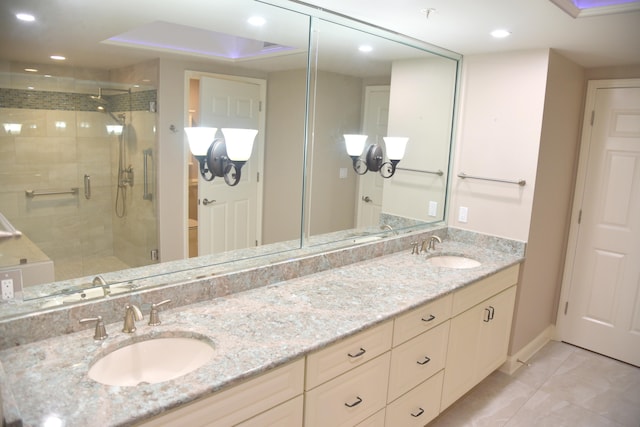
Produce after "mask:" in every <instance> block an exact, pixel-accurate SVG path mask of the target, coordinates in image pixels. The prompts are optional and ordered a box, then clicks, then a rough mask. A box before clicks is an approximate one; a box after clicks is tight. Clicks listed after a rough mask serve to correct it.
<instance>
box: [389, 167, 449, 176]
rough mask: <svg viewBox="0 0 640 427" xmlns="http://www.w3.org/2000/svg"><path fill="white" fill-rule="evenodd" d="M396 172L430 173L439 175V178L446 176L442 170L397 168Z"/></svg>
mask: <svg viewBox="0 0 640 427" xmlns="http://www.w3.org/2000/svg"><path fill="white" fill-rule="evenodd" d="M396 170H400V171H409V172H420V173H430V174H433V175H438V176H442V175H444V172H442V171H441V170H440V169H438V170H437V171H423V170H419V169H409V168H401V167H397V168H396Z"/></svg>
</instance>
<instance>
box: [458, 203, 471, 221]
mask: <svg viewBox="0 0 640 427" xmlns="http://www.w3.org/2000/svg"><path fill="white" fill-rule="evenodd" d="M468 216H469V208H467V207H465V206H460V210H459V211H458V221H460V222H467V217H468Z"/></svg>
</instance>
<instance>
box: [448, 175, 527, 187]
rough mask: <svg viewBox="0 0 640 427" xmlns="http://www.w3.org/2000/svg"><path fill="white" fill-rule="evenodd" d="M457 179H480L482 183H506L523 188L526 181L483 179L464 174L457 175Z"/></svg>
mask: <svg viewBox="0 0 640 427" xmlns="http://www.w3.org/2000/svg"><path fill="white" fill-rule="evenodd" d="M458 178H461V179H465V178H469V179H481V180H483V181H493V182H504V183H507V184H518V185H519V186H520V187H524V186H525V185H527V181H525V180H524V179H520V180H517V181H511V180H508V179H495V178H483V177H480V176H471V175H467V174H466V173H464V172H460V173H459V174H458Z"/></svg>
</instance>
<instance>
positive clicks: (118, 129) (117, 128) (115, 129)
mask: <svg viewBox="0 0 640 427" xmlns="http://www.w3.org/2000/svg"><path fill="white" fill-rule="evenodd" d="M106 126H107V133H108V134H109V135H116V136H120V135H122V129H123V128H124V126H122V125H106Z"/></svg>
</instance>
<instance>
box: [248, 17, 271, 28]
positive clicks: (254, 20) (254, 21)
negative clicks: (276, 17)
mask: <svg viewBox="0 0 640 427" xmlns="http://www.w3.org/2000/svg"><path fill="white" fill-rule="evenodd" d="M247 22H248V23H249V24H251V25H253V26H254V27H262V26H263V25H264V24H266V23H267V20H266V19H264V18H263V17H262V16H252V17H251V18H249V19H247Z"/></svg>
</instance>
